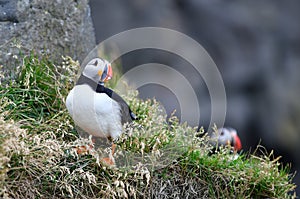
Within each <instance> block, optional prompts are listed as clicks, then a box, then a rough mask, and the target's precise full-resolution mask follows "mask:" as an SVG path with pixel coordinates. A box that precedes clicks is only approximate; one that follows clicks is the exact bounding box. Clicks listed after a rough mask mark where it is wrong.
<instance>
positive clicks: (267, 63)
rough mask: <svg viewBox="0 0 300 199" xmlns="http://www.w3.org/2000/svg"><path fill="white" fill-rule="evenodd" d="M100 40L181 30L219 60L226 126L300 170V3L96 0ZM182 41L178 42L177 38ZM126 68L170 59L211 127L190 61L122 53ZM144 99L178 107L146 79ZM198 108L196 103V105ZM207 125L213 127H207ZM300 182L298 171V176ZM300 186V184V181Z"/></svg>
mask: <svg viewBox="0 0 300 199" xmlns="http://www.w3.org/2000/svg"><path fill="white" fill-rule="evenodd" d="M90 7H91V15H92V20H93V24H94V28H95V31H96V43H100V42H101V41H103V40H104V39H107V38H109V37H110V36H112V35H115V34H117V33H119V32H121V31H125V30H128V29H132V28H138V27H147V26H156V27H164V28H170V29H174V30H177V31H180V32H182V33H184V34H186V35H188V36H189V37H191V38H193V39H194V40H196V41H197V42H198V43H199V44H201V45H202V46H203V47H204V48H205V49H206V50H207V52H208V53H209V54H210V56H211V57H212V59H213V60H214V61H215V63H216V65H217V66H218V69H219V71H220V73H221V75H222V77H223V80H224V84H225V88H226V95H227V116H226V122H225V126H231V127H234V128H236V129H237V130H238V133H239V135H240V137H241V140H242V143H243V148H244V151H249V150H252V151H253V150H254V149H255V148H256V146H257V144H259V143H261V144H262V145H263V146H265V147H266V148H267V150H268V151H269V152H270V151H271V150H274V152H275V155H276V156H282V159H281V161H282V162H283V163H284V164H288V163H292V171H293V172H295V171H296V170H298V171H299V170H300V158H299V155H298V151H300V144H299V141H300V100H299V99H300V88H299V86H300V2H299V1H290V0H289V1H280V0H272V1H271V0H265V1H255V2H253V1H220V0H210V1H198V0H164V1H161V0H152V1H146V0H130V1H129V0H115V1H110V3H109V4H108V3H107V1H105V0H90ZM174 42H176V41H174ZM121 62H122V65H123V72H126V71H128V70H130V69H131V68H132V67H134V66H137V65H140V64H145V63H149V62H155V63H162V64H166V65H168V66H171V67H173V68H175V69H176V70H178V71H179V72H180V73H182V74H184V75H185V77H186V78H187V79H188V80H189V81H190V83H191V84H192V86H193V88H194V89H195V90H196V91H197V96H198V101H199V103H200V111H201V121H200V125H202V126H204V127H205V128H207V126H208V122H209V119H210V110H211V109H210V98H209V94H208V91H207V88H206V85H205V82H203V80H202V78H201V76H199V75H197V74H195V73H194V71H193V67H192V66H190V65H189V64H188V63H187V62H186V61H185V60H183V59H181V58H179V57H177V56H176V55H174V54H172V53H168V52H165V51H158V50H151V49H147V50H138V51H134V52H132V53H129V54H126V55H124V56H122V57H121ZM139 91H140V96H141V97H142V98H152V97H154V96H155V98H156V99H158V100H160V101H161V102H162V103H163V104H164V106H165V108H166V110H167V111H168V112H171V111H172V110H173V109H178V110H177V114H178V115H180V111H181V110H180V107H178V102H177V99H176V96H174V95H173V94H172V92H170V91H169V90H168V88H165V87H161V86H159V85H155V84H153V85H146V86H143V87H141V88H140V89H139ZM191 108H193V107H191ZM206 130H207V129H206ZM295 182H296V184H298V185H299V182H300V177H299V175H296V177H295ZM298 193H299V188H298Z"/></svg>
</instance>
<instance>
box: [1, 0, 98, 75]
mask: <svg viewBox="0 0 300 199" xmlns="http://www.w3.org/2000/svg"><path fill="white" fill-rule="evenodd" d="M0 35H1V37H0V47H1V50H0V64H2V65H3V66H4V67H5V69H6V70H10V69H12V68H13V67H14V66H12V65H13V64H12V63H13V61H14V58H13V56H14V55H15V56H16V55H19V48H22V50H24V49H25V50H26V49H34V50H35V52H36V53H41V52H43V53H47V54H49V56H50V58H52V59H53V60H56V61H57V63H60V61H61V56H62V55H65V56H66V55H69V56H71V57H72V58H74V59H78V60H80V61H82V60H83V58H84V57H85V56H86V54H87V53H88V52H89V51H90V50H91V49H92V48H94V46H95V34H94V29H93V25H92V20H91V16H90V8H89V5H88V1H87V0H78V1H73V0H66V1H60V0H54V1H47V0H0ZM7 63H10V64H9V65H10V68H9V67H8V66H6V65H8V64H7Z"/></svg>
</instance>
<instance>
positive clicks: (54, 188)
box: [0, 53, 296, 198]
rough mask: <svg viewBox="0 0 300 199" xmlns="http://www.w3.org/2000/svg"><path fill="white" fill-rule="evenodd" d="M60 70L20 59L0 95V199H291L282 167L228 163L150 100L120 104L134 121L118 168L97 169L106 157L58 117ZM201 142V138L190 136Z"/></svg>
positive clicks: (68, 64) (69, 80) (69, 65)
mask: <svg viewBox="0 0 300 199" xmlns="http://www.w3.org/2000/svg"><path fill="white" fill-rule="evenodd" d="M64 60H65V61H64V63H62V65H61V66H58V65H54V64H53V63H52V62H51V61H50V60H49V59H48V58H47V57H46V56H37V55H35V54H34V53H30V54H29V55H27V56H24V57H23V58H22V59H21V60H20V63H22V64H21V66H20V67H19V68H18V73H17V75H16V77H17V78H16V80H15V81H11V82H9V84H8V85H4V84H2V85H1V86H0V101H1V106H0V112H1V114H0V126H1V129H2V132H1V134H0V144H1V145H0V154H1V155H0V197H3V198H176V197H178V198H186V197H189V198H295V197H296V196H295V187H296V186H295V184H293V183H292V179H293V174H291V173H290V168H289V167H283V166H282V165H281V164H280V163H279V159H278V158H276V157H273V154H272V152H271V153H267V152H265V151H264V148H263V147H262V146H258V147H257V150H260V151H264V153H263V154H265V155H261V156H258V155H255V154H256V153H255V152H254V153H251V154H250V153H247V154H241V155H240V156H239V157H238V158H237V159H233V155H232V154H230V149H229V148H223V149H221V150H220V152H218V153H216V154H213V155H209V154H210V151H211V150H212V147H211V146H209V144H208V137H207V136H205V132H204V130H203V129H201V131H200V132H196V131H195V129H194V128H191V127H189V126H188V125H187V124H180V123H179V122H178V119H177V118H176V117H174V116H172V117H170V118H169V119H167V118H166V115H165V114H164V113H163V112H162V110H161V109H160V104H159V103H158V102H157V101H156V100H155V99H151V100H145V101H144V100H141V99H139V98H138V93H137V91H134V90H130V89H129V90H128V91H127V94H126V95H125V96H124V98H125V99H126V101H127V102H128V103H129V104H130V106H131V108H132V109H133V111H134V112H135V113H136V114H137V115H138V117H139V120H138V121H136V122H134V123H133V124H131V125H124V133H123V134H122V136H121V137H120V138H119V139H118V141H117V153H116V157H115V159H116V163H117V165H118V166H117V167H108V166H106V165H103V164H102V163H101V161H100V160H101V158H102V156H105V155H107V153H106V148H105V147H101V146H100V147H98V148H97V147H95V148H94V149H91V150H90V151H88V152H87V153H85V154H80V155H78V154H77V153H76V147H78V146H89V145H91V144H92V141H91V139H89V138H81V137H79V133H78V132H77V131H76V128H75V126H74V123H73V121H72V119H71V118H70V116H69V114H68V113H67V111H66V108H65V105H64V104H65V97H66V95H67V93H68V92H69V90H70V89H71V88H72V87H73V85H74V83H75V82H74V81H75V79H76V75H77V71H78V70H79V64H78V62H75V61H73V60H72V59H71V58H69V57H66V58H64ZM199 134H202V136H200V137H199V136H198V135H199Z"/></svg>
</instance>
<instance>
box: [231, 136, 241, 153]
mask: <svg viewBox="0 0 300 199" xmlns="http://www.w3.org/2000/svg"><path fill="white" fill-rule="evenodd" d="M232 136H233V140H234V146H233V147H234V150H236V151H239V150H241V149H242V142H241V139H240V138H239V136H238V135H237V134H235V133H233V134H232Z"/></svg>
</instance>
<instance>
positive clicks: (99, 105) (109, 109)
mask: <svg viewBox="0 0 300 199" xmlns="http://www.w3.org/2000/svg"><path fill="white" fill-rule="evenodd" d="M66 106H67V109H68V111H69V113H70V115H71V116H72V118H73V120H74V121H75V124H76V125H78V126H79V127H80V128H82V129H83V130H84V131H86V132H87V133H89V134H91V135H93V136H96V137H109V136H110V137H112V138H113V139H115V138H117V137H118V136H119V135H120V134H121V133H122V124H121V115H120V106H119V104H118V103H117V102H116V101H114V100H113V99H111V98H110V97H109V96H108V95H106V94H105V93H96V92H95V91H94V90H92V89H91V88H90V87H89V86H88V85H85V84H83V85H76V86H75V87H74V88H73V89H72V90H71V91H70V93H69V95H68V96H67V99H66Z"/></svg>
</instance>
